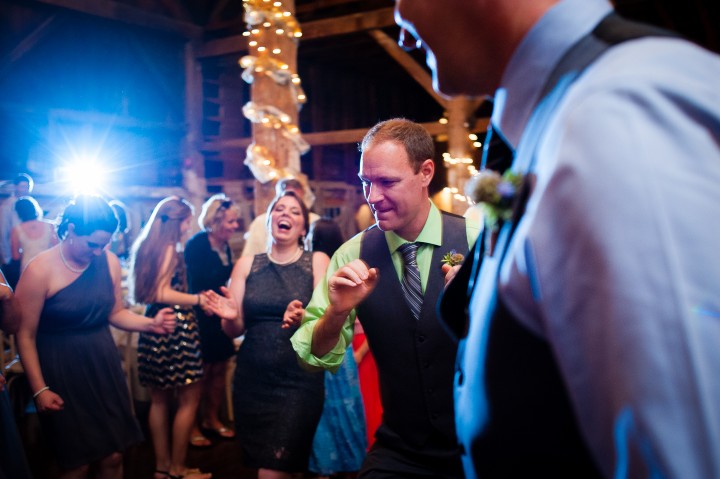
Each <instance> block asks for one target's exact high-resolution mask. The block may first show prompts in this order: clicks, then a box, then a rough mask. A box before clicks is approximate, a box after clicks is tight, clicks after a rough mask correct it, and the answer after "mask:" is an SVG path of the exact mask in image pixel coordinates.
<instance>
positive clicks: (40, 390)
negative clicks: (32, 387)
mask: <svg viewBox="0 0 720 479" xmlns="http://www.w3.org/2000/svg"><path fill="white" fill-rule="evenodd" d="M48 389H50V386H45V387H44V388H40V389H38V391H37V392H36V393H35V394H33V399H35V398H37V397H38V396H39V395H41V394H42V393H44V392H45V391H47V390H48Z"/></svg>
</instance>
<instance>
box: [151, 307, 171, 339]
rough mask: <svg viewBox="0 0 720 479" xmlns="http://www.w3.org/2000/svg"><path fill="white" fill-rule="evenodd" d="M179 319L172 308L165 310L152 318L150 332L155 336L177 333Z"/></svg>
mask: <svg viewBox="0 0 720 479" xmlns="http://www.w3.org/2000/svg"><path fill="white" fill-rule="evenodd" d="M176 322H177V318H176V317H175V311H173V309H172V308H163V309H161V310H160V311H158V312H157V314H155V316H154V317H153V318H152V324H151V325H150V331H151V332H153V333H155V334H170V333H172V332H173V331H175V324H176Z"/></svg>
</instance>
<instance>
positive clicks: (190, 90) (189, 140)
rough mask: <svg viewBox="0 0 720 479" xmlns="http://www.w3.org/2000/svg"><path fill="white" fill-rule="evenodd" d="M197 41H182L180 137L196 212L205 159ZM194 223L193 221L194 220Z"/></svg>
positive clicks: (187, 187)
mask: <svg viewBox="0 0 720 479" xmlns="http://www.w3.org/2000/svg"><path fill="white" fill-rule="evenodd" d="M197 47H198V42H197V41H196V40H189V41H188V42H187V43H186V44H185V122H186V123H187V125H188V127H187V133H186V135H185V138H184V140H183V148H182V154H183V165H182V172H183V187H184V189H185V190H187V192H188V196H189V198H188V200H189V201H190V203H191V204H192V205H193V206H194V207H195V211H196V212H199V211H200V208H201V207H202V204H203V202H204V201H205V196H206V195H207V185H206V182H205V160H204V157H203V155H202V153H201V152H200V145H201V144H202V140H203V137H202V98H203V94H202V70H201V68H200V64H199V63H198V61H197V60H196V52H197ZM193 227H195V223H193Z"/></svg>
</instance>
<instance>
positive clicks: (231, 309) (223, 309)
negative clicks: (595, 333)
mask: <svg viewBox="0 0 720 479" xmlns="http://www.w3.org/2000/svg"><path fill="white" fill-rule="evenodd" d="M220 291H221V292H222V294H223V295H224V296H220V295H219V294H217V293H216V292H215V291H206V292H205V293H203V295H204V297H205V299H206V302H205V308H207V310H208V311H210V312H211V313H212V314H216V315H218V316H220V317H221V318H222V319H225V320H228V321H235V320H237V319H238V316H239V311H238V307H237V304H236V303H235V300H234V299H233V298H232V295H231V294H230V290H228V289H227V288H226V287H225V286H221V287H220ZM203 309H204V308H203Z"/></svg>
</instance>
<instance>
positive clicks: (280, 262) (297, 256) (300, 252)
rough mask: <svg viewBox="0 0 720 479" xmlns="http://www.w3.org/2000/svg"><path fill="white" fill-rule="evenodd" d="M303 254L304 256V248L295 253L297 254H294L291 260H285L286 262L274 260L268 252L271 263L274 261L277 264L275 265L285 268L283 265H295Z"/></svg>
mask: <svg viewBox="0 0 720 479" xmlns="http://www.w3.org/2000/svg"><path fill="white" fill-rule="evenodd" d="M302 254H303V250H302V248H298V249H297V250H296V251H295V254H293V255H292V256H291V257H290V258H288V259H286V260H284V261H279V260H277V259H275V258H273V256H272V253H271V252H268V254H267V256H268V259H269V260H270V261H272V262H273V263H275V264H277V265H280V266H283V265H286V264H290V263H294V262H295V261H297V260H298V259H300V256H302Z"/></svg>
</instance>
